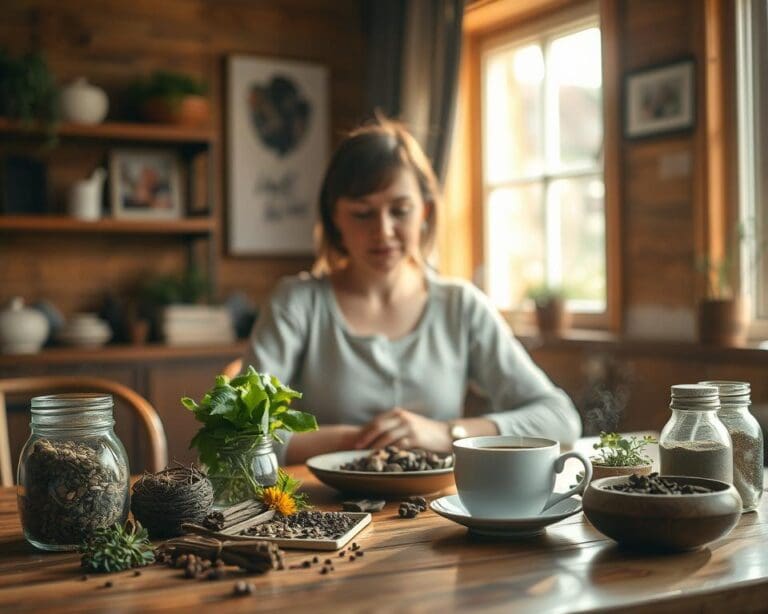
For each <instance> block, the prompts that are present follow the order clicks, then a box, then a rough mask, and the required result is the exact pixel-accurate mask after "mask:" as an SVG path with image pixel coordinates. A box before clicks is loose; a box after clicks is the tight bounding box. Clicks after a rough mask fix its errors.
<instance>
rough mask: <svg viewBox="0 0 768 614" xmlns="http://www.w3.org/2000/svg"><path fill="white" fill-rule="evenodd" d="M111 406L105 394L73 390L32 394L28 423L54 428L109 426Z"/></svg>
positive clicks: (110, 399)
mask: <svg viewBox="0 0 768 614" xmlns="http://www.w3.org/2000/svg"><path fill="white" fill-rule="evenodd" d="M112 407H113V403H112V395H109V394H100V393H82V392H76V393H66V394H49V395H45V396H40V397H34V398H33V399H32V402H31V413H32V424H33V426H35V427H43V428H54V429H83V428H103V427H110V426H112V425H113V424H114V419H113V417H112Z"/></svg>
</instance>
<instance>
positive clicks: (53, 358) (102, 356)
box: [0, 341, 248, 368]
mask: <svg viewBox="0 0 768 614" xmlns="http://www.w3.org/2000/svg"><path fill="white" fill-rule="evenodd" d="M247 347H248V343H247V341H238V342H236V343H227V344H219V345H210V344H208V345H190V346H170V345H163V344H159V343H152V344H148V345H105V346H104V347H100V348H78V347H50V348H44V349H43V350H42V351H40V352H38V353H37V354H0V368H11V367H29V366H41V365H83V364H85V363H98V364H103V363H122V362H132V361H138V362H142V363H145V362H152V361H166V360H172V361H174V360H185V359H195V358H206V357H218V356H220V357H222V360H221V363H222V364H221V366H222V368H223V367H224V365H225V364H226V363H227V362H228V361H229V360H230V359H231V358H233V357H236V356H241V355H242V354H244V353H245V350H246V348H247Z"/></svg>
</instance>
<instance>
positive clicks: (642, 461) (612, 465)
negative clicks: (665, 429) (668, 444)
mask: <svg viewBox="0 0 768 614" xmlns="http://www.w3.org/2000/svg"><path fill="white" fill-rule="evenodd" d="M655 443H658V441H657V440H656V439H655V438H654V437H651V436H650V435H645V436H643V437H640V438H638V437H628V438H627V437H624V436H622V435H621V434H620V433H606V432H604V431H601V432H600V441H598V442H597V443H595V444H593V445H592V447H593V448H594V449H595V450H597V451H598V453H597V455H595V456H592V457H590V460H591V461H592V479H593V480H597V479H600V478H609V477H614V476H620V475H632V474H637V475H648V474H649V473H651V467H652V461H651V459H650V458H649V457H648V456H647V455H646V454H645V448H646V446H648V445H650V444H655Z"/></svg>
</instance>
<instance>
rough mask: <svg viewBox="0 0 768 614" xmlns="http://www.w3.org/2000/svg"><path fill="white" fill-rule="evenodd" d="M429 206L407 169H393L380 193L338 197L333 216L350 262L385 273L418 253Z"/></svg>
mask: <svg viewBox="0 0 768 614" xmlns="http://www.w3.org/2000/svg"><path fill="white" fill-rule="evenodd" d="M429 206H430V205H429V204H428V203H425V202H424V200H423V199H422V197H421V192H420V191H419V184H418V181H417V180H416V176H415V175H414V174H413V171H411V170H410V169H401V170H399V171H397V172H396V173H395V175H394V178H393V180H392V182H391V183H390V184H389V186H387V187H386V188H385V189H383V190H381V191H380V192H374V193H372V194H367V195H365V196H360V197H358V198H346V197H342V198H339V200H338V201H337V203H336V210H335V211H334V215H333V219H334V223H335V224H336V228H337V229H338V230H339V233H340V234H341V242H342V245H343V246H344V248H345V249H346V250H347V255H348V257H349V260H350V264H351V265H352V266H355V267H360V268H363V269H367V270H370V271H372V272H378V273H387V272H390V271H392V270H394V269H395V268H396V267H398V266H399V265H400V264H402V263H403V262H406V261H407V260H408V259H409V258H410V257H413V256H418V255H419V249H420V239H421V227H422V223H423V222H424V220H425V219H426V217H427V214H428V211H429V210H428V207H429Z"/></svg>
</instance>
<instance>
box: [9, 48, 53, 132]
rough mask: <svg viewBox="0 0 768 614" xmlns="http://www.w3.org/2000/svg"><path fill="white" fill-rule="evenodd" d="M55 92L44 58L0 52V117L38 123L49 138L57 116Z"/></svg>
mask: <svg viewBox="0 0 768 614" xmlns="http://www.w3.org/2000/svg"><path fill="white" fill-rule="evenodd" d="M58 95H59V92H58V89H57V87H56V84H55V82H54V78H53V75H52V74H51V71H50V70H49V68H48V64H47V63H46V61H45V58H44V57H43V56H42V55H41V54H39V53H28V54H26V55H24V56H21V57H19V58H13V57H11V56H10V55H9V54H8V53H6V52H5V51H2V50H0V115H2V116H4V117H7V118H9V119H19V120H21V121H22V122H24V123H31V122H32V121H33V120H38V121H41V122H42V123H43V124H44V125H45V126H46V127H47V128H48V130H49V133H50V134H51V136H53V132H54V130H55V125H56V122H57V120H58V117H59V104H58Z"/></svg>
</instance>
